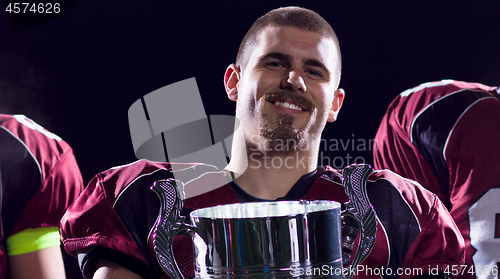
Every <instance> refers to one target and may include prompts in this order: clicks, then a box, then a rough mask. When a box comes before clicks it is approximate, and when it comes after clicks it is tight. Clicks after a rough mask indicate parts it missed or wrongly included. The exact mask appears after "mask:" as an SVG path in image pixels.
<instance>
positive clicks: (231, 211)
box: [152, 165, 377, 279]
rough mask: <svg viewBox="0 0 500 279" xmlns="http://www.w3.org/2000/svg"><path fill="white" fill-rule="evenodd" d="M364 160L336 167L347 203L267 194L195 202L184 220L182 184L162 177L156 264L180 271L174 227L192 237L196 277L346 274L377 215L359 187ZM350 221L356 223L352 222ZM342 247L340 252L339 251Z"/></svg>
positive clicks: (365, 246)
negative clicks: (266, 197) (248, 199)
mask: <svg viewBox="0 0 500 279" xmlns="http://www.w3.org/2000/svg"><path fill="white" fill-rule="evenodd" d="M372 171H373V170H372V168H371V167H370V166H369V165H352V166H349V167H347V168H345V169H344V171H343V186H344V189H345V192H346V194H347V196H348V197H349V200H350V201H349V202H347V203H345V206H346V210H344V211H341V204H340V203H338V202H334V201H321V200H316V201H273V202H252V203H239V204H227V205H220V206H214V207H208V208H202V209H198V210H194V211H193V212H191V213H190V222H189V223H187V222H186V221H185V217H183V216H181V215H180V211H181V209H182V208H183V201H184V197H183V184H182V182H180V181H179V180H174V179H167V180H159V181H156V182H155V183H154V185H153V186H152V190H153V191H154V192H155V193H157V194H158V196H159V197H160V203H161V208H160V214H159V216H158V220H157V223H156V226H155V231H154V236H153V238H154V241H153V244H154V249H155V252H156V258H157V260H158V262H159V264H160V266H161V267H162V269H163V270H164V271H165V272H166V273H167V274H168V275H169V276H171V277H173V278H177V279H183V276H182V274H181V272H180V270H179V268H178V266H177V263H176V261H175V258H174V256H173V251H172V243H173V239H174V237H175V235H177V234H178V233H179V232H181V231H184V230H186V231H188V232H189V233H190V235H191V237H192V240H193V243H194V245H193V248H194V251H193V252H194V263H193V264H194V270H195V277H196V278H348V279H349V278H351V277H352V276H353V273H352V272H349V271H352V270H356V266H357V265H358V264H360V263H361V262H362V261H363V260H364V259H365V258H366V257H367V256H368V254H369V253H370V251H371V249H372V248H373V245H374V243H375V235H376V232H377V223H376V220H375V212H374V210H373V206H372V205H371V203H370V201H369V199H368V195H367V193H366V181H367V179H368V176H369V175H370V173H371V172H372ZM344 216H350V217H352V218H354V220H356V222H357V223H359V227H360V238H359V239H360V241H359V244H358V248H357V251H356V254H355V255H354V258H353V260H352V264H351V266H350V267H348V268H345V264H348V263H349V262H350V258H349V257H350V254H349V253H346V250H349V249H350V250H351V251H352V246H353V242H354V239H355V238H356V234H357V232H358V230H357V228H354V227H352V226H349V225H348V224H347V223H346V222H344V219H345V218H344V219H343V217H344ZM356 227H357V226H356ZM343 254H344V257H343V256H342V255H343Z"/></svg>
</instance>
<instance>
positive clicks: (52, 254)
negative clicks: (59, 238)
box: [8, 246, 66, 279]
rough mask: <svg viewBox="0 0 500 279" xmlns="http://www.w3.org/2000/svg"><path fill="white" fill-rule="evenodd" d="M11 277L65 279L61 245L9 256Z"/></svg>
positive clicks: (13, 278)
mask: <svg viewBox="0 0 500 279" xmlns="http://www.w3.org/2000/svg"><path fill="white" fill-rule="evenodd" d="M8 270H9V275H10V277H9V278H11V279H48V278H50V279H64V278H66V275H65V273H64V263H63V260H62V255H61V248H60V247H59V246H52V247H48V248H45V249H41V250H37V251H33V252H29V253H26V254H20V255H14V256H9V268H8Z"/></svg>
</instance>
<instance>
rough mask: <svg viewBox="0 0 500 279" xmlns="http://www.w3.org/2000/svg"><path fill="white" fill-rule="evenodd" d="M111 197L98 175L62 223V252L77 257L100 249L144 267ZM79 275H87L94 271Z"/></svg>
mask: <svg viewBox="0 0 500 279" xmlns="http://www.w3.org/2000/svg"><path fill="white" fill-rule="evenodd" d="M114 193H115V189H113V188H112V187H108V188H107V189H106V188H105V187H104V185H103V182H102V175H101V174H99V175H97V176H96V177H94V178H93V179H92V181H91V182H90V183H89V184H88V186H87V187H86V189H85V191H84V192H83V193H82V195H81V196H80V197H79V198H78V200H77V201H76V202H75V203H74V204H73V205H71V206H70V207H69V208H68V211H67V212H66V214H65V215H64V216H63V218H62V220H61V237H62V240H63V241H62V242H63V245H64V248H65V249H66V251H67V252H68V253H69V254H71V255H73V256H75V257H77V256H78V254H82V253H84V254H88V253H90V251H91V250H92V249H94V248H96V247H100V248H104V249H109V250H111V251H116V252H118V253H120V254H124V255H126V256H129V257H131V258H135V259H138V260H139V261H141V262H142V263H144V264H146V260H145V259H144V257H143V255H142V254H141V252H140V251H139V249H138V247H137V244H136V242H135V241H134V239H133V237H132V236H131V234H130V233H129V231H128V230H127V228H126V227H125V225H124V224H123V222H122V221H121V220H120V217H119V216H118V214H117V213H116V212H115V211H114V209H113V200H114V199H115V197H114ZM82 272H83V273H84V274H87V273H88V272H91V273H93V272H94V270H92V271H87V270H82Z"/></svg>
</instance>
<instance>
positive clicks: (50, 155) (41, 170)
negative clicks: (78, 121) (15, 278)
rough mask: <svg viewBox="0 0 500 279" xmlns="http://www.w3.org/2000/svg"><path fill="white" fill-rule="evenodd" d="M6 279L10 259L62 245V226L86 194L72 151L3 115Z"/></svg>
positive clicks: (2, 268)
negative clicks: (62, 220)
mask: <svg viewBox="0 0 500 279" xmlns="http://www.w3.org/2000/svg"><path fill="white" fill-rule="evenodd" d="M0 144H1V145H0V197H1V216H2V217H1V218H2V219H1V222H0V243H1V246H0V278H3V276H4V275H5V272H6V267H7V255H19V254H24V253H28V252H32V251H36V250H40V249H43V248H48V247H51V246H56V245H60V235H59V223H60V220H61V217H62V216H63V214H64V212H65V211H66V209H67V208H68V206H69V205H70V204H71V203H72V202H73V201H74V200H75V199H76V198H77V197H78V195H79V194H80V193H81V191H82V190H83V180H82V177H81V174H80V170H79V168H78V165H77V164H76V160H75V157H74V156H73V151H72V149H71V147H70V146H69V145H68V144H67V143H66V142H64V141H63V140H61V138H59V137H58V136H57V135H55V134H53V133H51V132H49V131H47V130H45V129H44V128H42V127H41V126H40V125H38V124H37V123H35V122H33V121H32V120H31V119H29V118H27V117H25V116H24V115H3V114H0Z"/></svg>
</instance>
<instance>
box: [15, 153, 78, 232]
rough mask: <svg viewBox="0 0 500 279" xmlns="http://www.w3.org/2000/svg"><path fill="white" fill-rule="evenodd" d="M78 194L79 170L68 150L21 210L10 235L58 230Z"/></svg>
mask: <svg viewBox="0 0 500 279" xmlns="http://www.w3.org/2000/svg"><path fill="white" fill-rule="evenodd" d="M82 190H83V179H82V176H81V173H80V169H79V168H78V165H77V162H76V159H75V157H74V155H73V152H72V150H71V149H67V150H66V152H65V153H64V154H63V155H62V156H61V158H60V160H59V161H58V162H57V163H56V165H55V166H54V167H53V168H52V169H50V170H49V171H48V173H47V174H46V177H45V178H44V180H43V182H42V186H41V187H40V189H38V191H37V192H36V193H35V195H34V196H33V197H32V198H31V199H30V200H29V202H28V203H27V204H26V206H25V207H24V209H23V210H22V212H21V215H20V217H19V219H18V220H19V221H18V222H17V223H16V225H15V226H14V228H13V230H12V233H13V234H15V233H17V232H20V231H23V230H25V229H29V228H40V227H59V223H60V220H61V217H62V216H63V214H64V212H65V211H66V209H67V208H68V207H69V206H70V204H72V203H73V202H74V201H75V200H76V198H77V197H78V196H79V194H80V193H81V192H82Z"/></svg>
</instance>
